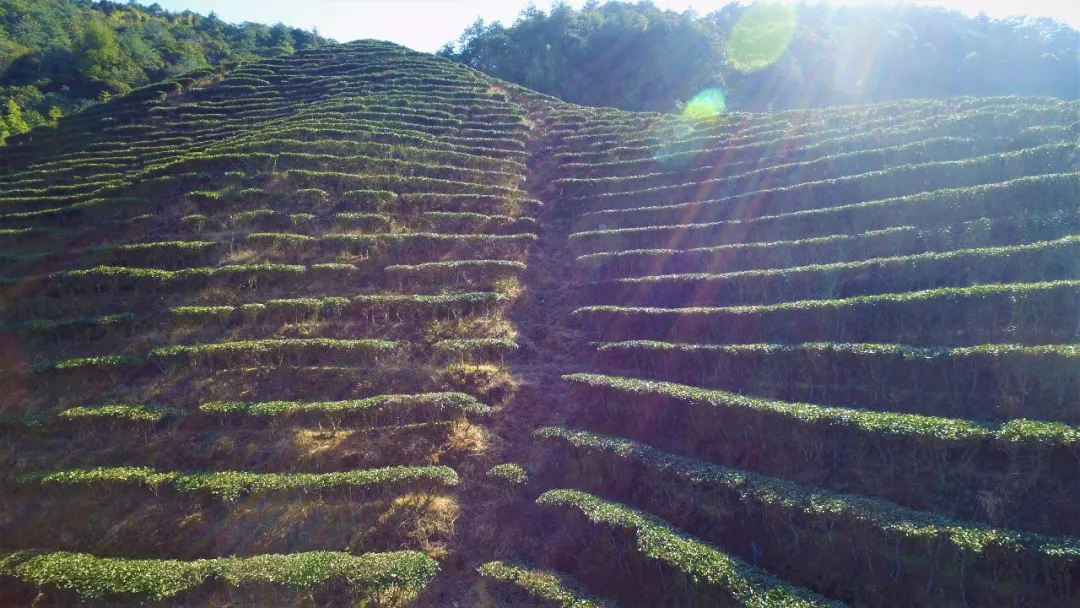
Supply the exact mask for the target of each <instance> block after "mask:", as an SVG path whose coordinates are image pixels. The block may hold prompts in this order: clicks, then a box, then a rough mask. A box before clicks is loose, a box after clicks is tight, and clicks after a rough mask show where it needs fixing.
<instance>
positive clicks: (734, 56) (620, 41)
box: [439, 0, 1080, 112]
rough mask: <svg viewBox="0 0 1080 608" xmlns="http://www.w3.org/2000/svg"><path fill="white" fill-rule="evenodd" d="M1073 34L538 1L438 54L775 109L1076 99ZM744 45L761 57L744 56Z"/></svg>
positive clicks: (514, 71) (569, 87)
mask: <svg viewBox="0 0 1080 608" xmlns="http://www.w3.org/2000/svg"><path fill="white" fill-rule="evenodd" d="M789 37H790V41H789V42H787V44H786V45H785V44H784V42H785V40H786V39H787V38H789ZM1078 42H1080V34H1078V32H1077V31H1076V30H1074V29H1072V28H1071V27H1069V26H1067V25H1065V24H1063V23H1060V22H1057V21H1054V20H1052V19H1048V18H1038V19H1031V18H1021V17H1010V18H1007V19H990V18H988V17H986V16H985V15H979V16H976V17H968V16H965V15H963V14H961V13H959V12H957V11H951V10H947V9H944V8H940V7H928V6H915V5H891V6H873V5H860V6H857V7H851V6H830V5H827V4H824V3H816V4H805V3H800V4H798V5H779V4H771V5H770V4H761V3H759V4H754V5H750V4H739V3H732V4H728V5H726V6H724V7H723V8H721V9H720V10H717V11H714V12H711V13H708V14H705V15H701V14H698V13H695V12H693V11H687V12H684V13H678V12H675V11H671V10H666V11H665V10H661V9H660V8H658V7H657V6H656V5H654V4H653V3H652V2H647V1H646V2H637V3H630V2H607V3H604V4H600V3H599V2H597V1H595V0H593V1H590V2H588V3H586V4H585V5H584V6H583V7H582V8H581V9H575V8H573V7H572V6H571V5H570V4H568V3H566V2H558V3H556V4H555V5H554V6H553V7H552V8H551V10H550V11H549V12H545V11H542V10H539V9H537V8H536V7H535V6H530V7H529V8H527V9H525V10H524V11H522V12H521V14H520V15H519V16H518V18H517V20H516V21H515V22H514V23H513V25H511V26H509V27H508V26H505V25H503V24H502V23H499V22H494V23H484V22H483V21H482V20H477V21H476V22H475V23H474V24H473V25H472V26H470V27H469V28H467V29H466V30H465V32H464V33H463V34H462V35H461V37H460V38H459V39H458V40H457V41H456V42H451V43H448V44H447V45H446V46H444V47H443V48H442V49H441V50H440V51H439V54H440V55H441V56H443V57H448V58H451V59H455V60H457V61H460V62H462V63H464V64H466V65H469V66H471V67H474V68H477V69H479V70H482V71H484V72H486V73H488V74H490V75H492V76H496V77H498V78H502V79H504V80H509V81H511V82H515V83H518V84H521V85H523V86H526V87H529V88H532V89H534V90H537V91H540V92H541V93H547V94H549V95H553V96H555V97H559V98H560V99H563V100H566V101H570V102H574V103H581V104H585V105H592V106H615V107H618V108H621V109H625V110H654V111H661V112H666V111H669V110H671V109H673V108H674V107H676V105H677V104H678V103H684V102H686V101H687V100H689V99H691V98H692V97H693V96H694V95H695V94H697V93H698V92H700V91H702V90H704V89H707V88H710V87H719V88H721V89H723V91H724V92H725V94H726V101H727V107H728V108H731V109H737V110H749V111H767V110H769V109H773V110H781V109H791V108H806V107H825V106H829V105H838V104H852V103H860V104H861V103H872V102H877V101H887V100H892V99H905V98H938V97H953V96H960V95H974V96H990V95H1039V96H1051V97H1060V98H1064V99H1076V98H1077V97H1078V96H1080V59H1078V57H1080V55H1078V51H1080V46H1078ZM773 45H777V48H776V53H777V54H778V56H777V57H775V60H770V59H772V57H770V56H769V55H770V53H771V51H772V48H771V47H773ZM740 55H744V56H745V55H750V56H753V57H754V59H755V60H756V59H761V58H762V56H764V59H765V60H763V61H760V62H757V63H756V65H749V66H748V65H746V62H745V61H740Z"/></svg>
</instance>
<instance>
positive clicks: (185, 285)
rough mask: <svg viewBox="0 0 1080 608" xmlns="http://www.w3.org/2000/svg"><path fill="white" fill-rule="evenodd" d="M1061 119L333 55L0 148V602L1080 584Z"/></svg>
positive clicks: (768, 598) (1074, 216) (1075, 269)
mask: <svg viewBox="0 0 1080 608" xmlns="http://www.w3.org/2000/svg"><path fill="white" fill-rule="evenodd" d="M1078 137H1080V107H1078V106H1077V104H1075V103H1065V102H1061V101H1057V100H1051V99H1037V98H1029V99H1025V98H991V99H974V98H970V99H969V98H965V99H955V100H942V101H911V102H897V103H889V104H880V105H875V106H866V107H859V108H836V109H826V110H815V111H800V112H788V113H780V114H767V115H749V114H747V115H730V116H726V117H724V118H722V119H720V120H717V121H713V122H709V123H700V122H688V121H686V120H684V119H682V118H679V117H677V116H675V115H658V114H635V113H628V112H621V111H616V110H609V109H597V108H583V107H578V106H573V105H569V104H565V103H562V102H560V101H558V100H554V99H552V98H548V97H545V96H542V95H539V94H536V93H532V92H530V91H527V90H524V89H521V88H519V87H516V86H514V85H509V84H507V83H503V82H500V81H496V80H494V79H491V78H488V77H486V76H483V75H481V74H479V73H478V72H474V71H472V70H469V69H466V68H463V67H461V66H458V65H456V64H452V63H449V62H446V61H443V60H441V59H436V58H434V57H432V56H428V55H423V54H419V53H415V52H412V51H408V50H406V49H404V48H402V47H397V46H394V45H390V44H386V43H376V42H358V43H350V44H347V45H342V46H339V47H331V48H328V49H323V50H318V51H304V52H300V53H296V54H295V55H291V56H287V57H283V58H277V59H271V60H265V61H261V62H258V63H253V64H244V65H239V66H229V67H228V69H225V70H223V71H222V72H221V73H211V72H200V73H193V74H188V75H185V76H183V77H179V78H175V79H173V80H171V81H168V82H165V83H162V84H159V85H153V86H152V87H147V88H146V89H142V90H137V91H134V92H132V93H130V94H128V95H126V96H124V97H120V98H117V99H115V100H113V101H111V102H109V103H106V104H102V105H99V106H96V107H95V108H93V109H91V110H89V111H87V112H83V113H81V114H78V115H74V116H71V117H67V118H65V119H63V120H62V121H61V124H60V126H59V127H58V128H56V129H54V130H44V131H43V130H37V131H34V132H32V133H29V134H26V135H22V136H17V137H15V138H11V139H10V140H9V142H10V144H11V145H9V146H7V147H6V148H4V149H3V151H2V153H0V267H2V268H3V271H2V272H0V276H2V280H0V311H2V316H3V332H2V333H0V353H2V359H0V367H2V371H0V378H2V382H3V386H4V387H5V389H6V390H5V391H3V395H0V414H2V417H0V462H2V463H3V467H4V471H5V472H4V474H3V477H2V479H0V488H2V491H0V552H2V556H0V581H2V583H0V602H2V603H4V604H5V605H6V604H16V605H20V604H30V603H33V602H35V601H36V602H37V603H38V604H39V605H69V604H71V603H74V602H77V601H82V602H105V603H117V604H136V603H147V602H149V603H154V604H163V605H177V604H181V605H191V604H202V605H207V604H211V605H222V604H253V605H267V604H297V605H309V604H324V603H330V604H340V603H349V602H359V603H361V604H363V605H390V606H393V605H445V606H452V605H458V606H462V605H489V606H503V605H553V606H588V605H597V606H606V605H617V604H621V605H627V606H705V605H756V606H766V605H768V606H796V605H825V604H836V605H839V604H849V605H875V606H878V605H891V606H911V605H950V606H952V605H971V606H982V605H1032V606H1071V605H1075V604H1076V603H1077V602H1078V601H1080V588H1078V586H1080V582H1078V581H1080V539H1078V536H1077V535H1078V534H1080V500H1078V499H1080V495H1078V494H1080V488H1078V486H1077V479H1080V410H1078V408H1080V400H1078V397H1077V395H1078V394H1080V365H1078V363H1080V351H1078V347H1077V343H1078V335H1080V215H1078V206H1080V205H1078V203H1080V173H1078V160H1080V159H1078V152H1077V142H1078Z"/></svg>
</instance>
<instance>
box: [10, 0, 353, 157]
mask: <svg viewBox="0 0 1080 608" xmlns="http://www.w3.org/2000/svg"><path fill="white" fill-rule="evenodd" d="M331 42H332V41H328V40H326V39H325V38H322V37H321V36H319V35H318V34H317V33H315V32H306V31H304V30H300V29H296V28H290V27H286V26H285V25H283V24H277V25H275V26H268V25H263V24H261V23H243V24H239V25H234V24H231V23H226V22H224V21H222V20H221V19H218V18H217V17H216V16H215V15H214V14H213V13H211V14H210V15H208V16H205V17H204V16H202V15H198V14H196V13H192V12H191V11H182V12H176V13H173V12H169V11H166V10H164V9H162V8H161V6H159V5H158V4H157V3H154V4H152V5H150V6H143V5H140V4H138V3H135V2H124V3H120V2H109V1H108V0H105V1H96V2H84V1H81V0H5V2H3V3H2V4H0V103H2V104H7V103H8V101H11V102H14V104H15V105H16V106H17V107H18V111H19V114H21V118H20V119H19V120H12V119H11V118H12V117H11V114H10V110H7V111H5V113H4V116H0V144H2V143H3V141H2V140H3V137H2V136H3V135H5V134H7V133H12V134H18V133H21V132H22V131H23V130H24V129H25V128H27V127H29V128H33V127H36V126H39V125H46V124H51V123H53V122H54V121H53V118H54V116H55V114H56V113H57V112H59V113H62V114H71V113H73V112H75V111H78V110H80V109H83V108H85V107H86V106H88V105H92V104H94V103H96V102H97V101H100V100H101V99H103V98H106V97H108V96H109V95H117V94H120V93H125V92H127V91H129V90H131V88H132V87H138V86H144V85H146V84H150V83H155V82H159V81H161V80H164V79H166V78H169V77H170V76H174V75H176V74H178V73H180V72H186V71H190V70H193V69H197V68H203V69H208V68H215V69H216V68H219V67H222V66H223V65H224V64H226V63H229V62H232V63H235V62H238V61H252V60H255V59H258V58H261V57H274V56H277V55H281V54H289V53H292V52H293V51H294V50H303V49H312V48H317V47H320V46H326V45H327V44H329V43H331ZM54 108H55V109H54ZM5 123H6V124H5ZM23 123H25V124H23Z"/></svg>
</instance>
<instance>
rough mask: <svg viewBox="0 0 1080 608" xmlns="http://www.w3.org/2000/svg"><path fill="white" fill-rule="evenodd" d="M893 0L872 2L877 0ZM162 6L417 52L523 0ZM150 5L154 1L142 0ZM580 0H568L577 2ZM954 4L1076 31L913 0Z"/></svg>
mask: <svg viewBox="0 0 1080 608" xmlns="http://www.w3.org/2000/svg"><path fill="white" fill-rule="evenodd" d="M882 1H885V2H891V1H892V0H877V2H882ZM157 2H158V4H160V5H161V6H162V7H164V8H166V9H169V10H173V11H180V10H184V9H189V10H192V11H195V12H196V13H202V14H204V15H205V14H207V13H209V12H210V11H214V12H216V13H217V15H218V17H220V18H221V19H224V20H225V21H231V22H240V21H255V22H260V23H269V24H273V23H277V22H279V21H280V22H283V23H285V24H286V25H291V26H293V27H299V28H304V29H311V28H312V27H316V28H318V29H319V33H320V34H322V35H324V36H328V37H330V38H334V39H336V40H338V41H340V42H346V41H349V40H356V39H359V38H377V39H380V40H390V41H393V42H397V43H399V44H404V45H405V46H408V47H410V48H413V49H416V50H418V51H428V52H431V51H435V50H437V49H438V48H439V47H440V46H442V45H443V44H444V43H446V42H448V41H450V40H453V39H456V38H457V37H458V36H459V35H460V34H461V32H462V30H464V29H465V28H466V27H468V26H469V24H471V23H472V22H473V21H474V20H475V19H476V18H477V17H483V18H484V20H485V21H489V22H490V21H502V22H503V23H505V24H507V25H509V24H510V23H512V22H513V21H514V18H515V17H516V16H517V14H518V13H519V12H520V11H521V9H522V8H523V7H525V6H527V5H528V4H529V2H528V1H527V0H260V1H256V2H253V1H251V0H157ZM142 3H144V4H152V3H153V0H142ZM584 3H585V0H573V1H572V2H571V4H573V5H575V6H580V5H582V4H584ZM654 3H655V4H656V5H657V6H660V7H662V8H670V9H674V10H678V11H683V10H686V9H688V8H693V9H695V10H697V11H698V12H700V13H707V12H709V11H712V10H715V9H717V8H719V7H721V6H723V5H725V4H728V0H654ZM833 3H834V4H837V3H844V4H858V3H859V0H840V2H837V1H836V0H833ZM916 3H917V4H932V5H937V6H945V7H948V8H953V9H956V10H958V11H961V12H963V13H966V14H969V15H974V14H977V13H978V12H979V11H984V12H986V14H987V15H989V16H990V17H1007V16H1011V15H1017V14H1027V15H1031V16H1035V17H1039V16H1047V17H1054V18H1055V19H1058V20H1060V21H1064V22H1066V23H1068V24H1069V25H1071V26H1072V27H1074V28H1077V29H1080V1H1077V0H1023V1H1022V2H1017V0H917V1H916ZM535 4H536V6H538V7H540V8H544V9H546V8H548V7H550V6H551V2H550V0H538V1H537V2H536V3H535Z"/></svg>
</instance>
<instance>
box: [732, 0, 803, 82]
mask: <svg viewBox="0 0 1080 608" xmlns="http://www.w3.org/2000/svg"><path fill="white" fill-rule="evenodd" d="M795 26H796V8H795V5H793V4H780V3H760V2H759V3H756V4H753V5H752V6H750V8H748V9H746V12H745V13H744V14H743V16H742V17H740V18H739V21H738V22H736V23H735V28H734V29H733V30H732V32H731V37H730V38H729V39H728V43H727V54H728V60H729V61H730V62H731V65H732V66H734V67H735V69H737V70H739V71H741V72H757V71H759V70H763V69H765V68H767V67H769V66H770V65H772V64H773V63H775V62H776V60H777V59H779V58H780V56H781V55H783V54H784V50H785V49H787V46H788V44H789V43H790V42H791V39H792V38H793V37H794V36H795Z"/></svg>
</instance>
